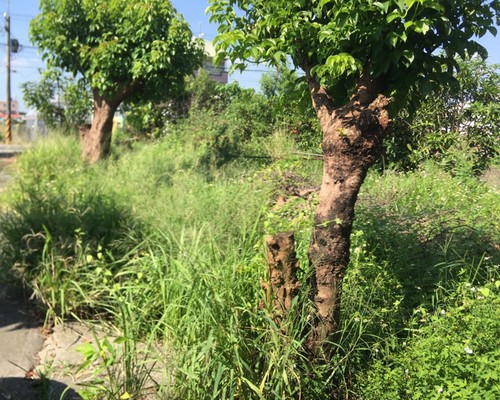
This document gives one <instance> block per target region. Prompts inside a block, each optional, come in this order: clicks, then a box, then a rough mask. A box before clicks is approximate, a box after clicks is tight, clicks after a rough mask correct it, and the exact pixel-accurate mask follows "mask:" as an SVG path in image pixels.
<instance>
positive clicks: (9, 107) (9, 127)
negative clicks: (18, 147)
mask: <svg viewBox="0 0 500 400" xmlns="http://www.w3.org/2000/svg"><path fill="white" fill-rule="evenodd" d="M5 30H6V31H7V119H6V121H5V143H6V144H10V142H11V139H12V104H11V101H10V46H11V43H10V15H9V14H8V13H6V14H5Z"/></svg>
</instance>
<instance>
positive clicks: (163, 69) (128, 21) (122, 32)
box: [30, 0, 203, 162]
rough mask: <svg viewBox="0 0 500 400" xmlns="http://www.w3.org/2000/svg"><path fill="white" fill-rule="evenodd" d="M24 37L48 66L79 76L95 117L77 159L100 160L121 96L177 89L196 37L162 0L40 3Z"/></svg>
mask: <svg viewBox="0 0 500 400" xmlns="http://www.w3.org/2000/svg"><path fill="white" fill-rule="evenodd" d="M40 9H41V13H40V14H39V15H38V16H37V17H36V18H35V19H34V20H33V21H32V23H31V27H30V36H31V39H32V41H33V42H34V43H36V44H37V45H38V46H39V47H40V48H41V49H42V51H43V54H42V56H43V58H44V59H45V60H46V61H47V63H48V65H49V68H51V67H59V68H62V69H64V70H66V71H68V72H70V73H72V74H74V75H75V76H81V77H82V79H84V80H85V82H86V84H87V85H88V86H89V87H90V88H91V90H92V96H93V104H94V114H93V120H92V126H91V127H90V129H88V130H86V131H81V132H82V135H81V136H82V137H81V140H82V156H83V158H84V159H86V160H88V161H90V162H96V161H97V160H99V159H101V158H103V157H105V156H106V155H107V154H108V153H109V150H110V146H111V129H112V125H113V115H114V113H115V111H116V110H117V108H118V106H119V105H120V103H122V102H123V101H126V100H128V101H133V100H137V101H144V100H148V99H149V100H152V99H155V100H162V99H165V98H168V97H169V96H171V95H173V94H175V93H178V92H179V91H181V90H183V88H184V81H185V76H186V75H187V74H190V73H192V72H193V71H194V70H195V69H196V68H197V67H198V66H200V65H201V61H202V57H203V48H202V42H201V40H194V39H193V36H192V33H191V31H190V29H189V26H188V24H187V23H186V22H185V20H184V19H183V18H182V16H181V15H179V14H178V13H177V12H176V11H175V9H174V8H173V6H172V4H171V3H170V1H168V0H136V1H128V0H74V1H66V0H41V1H40Z"/></svg>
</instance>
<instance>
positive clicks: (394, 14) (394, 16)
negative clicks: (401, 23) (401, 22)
mask: <svg viewBox="0 0 500 400" xmlns="http://www.w3.org/2000/svg"><path fill="white" fill-rule="evenodd" d="M398 18H399V19H401V14H400V13H399V11H393V12H391V13H390V14H389V15H388V16H387V17H386V19H385V20H386V21H387V23H389V24H390V23H391V22H392V21H394V20H396V19H398Z"/></svg>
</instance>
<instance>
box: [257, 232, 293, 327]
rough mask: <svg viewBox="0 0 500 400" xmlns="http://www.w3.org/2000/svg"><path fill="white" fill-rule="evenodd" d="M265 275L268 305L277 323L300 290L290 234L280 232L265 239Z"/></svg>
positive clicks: (289, 307)
mask: <svg viewBox="0 0 500 400" xmlns="http://www.w3.org/2000/svg"><path fill="white" fill-rule="evenodd" d="M266 254H267V267H268V271H267V275H268V280H269V282H266V283H263V285H262V286H263V288H264V289H265V290H266V297H267V302H268V304H271V305H272V308H273V315H274V318H275V320H277V322H279V321H280V320H281V319H283V318H284V317H286V315H287V314H288V312H289V311H290V310H291V308H292V302H293V299H294V298H295V297H296V296H297V294H298V293H299V290H300V282H299V280H298V279H297V271H298V269H299V261H298V260H297V255H296V253H295V241H294V235H293V233H292V232H281V233H278V234H276V235H273V236H268V237H266Z"/></svg>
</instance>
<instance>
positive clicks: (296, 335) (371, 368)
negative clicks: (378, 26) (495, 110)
mask: <svg viewBox="0 0 500 400" xmlns="http://www.w3.org/2000/svg"><path fill="white" fill-rule="evenodd" d="M230 90H232V89H230ZM248 95H249V94H248ZM236 98H237V99H240V97H238V96H236ZM263 101H264V100H263ZM228 104H229V105H227V106H224V111H223V112H220V113H218V114H216V113H211V112H210V111H209V110H208V111H206V110H205V112H202V111H197V112H193V113H192V114H191V116H190V117H188V118H187V119H185V120H184V121H181V122H178V123H176V124H174V125H171V126H170V127H169V131H168V134H167V135H166V136H165V137H164V138H162V139H161V140H158V141H156V142H155V143H149V144H148V143H140V142H137V143H135V144H133V146H132V148H131V149H125V148H122V149H117V151H116V152H115V154H114V156H113V159H112V160H109V161H108V162H107V163H102V164H97V165H94V166H88V165H85V164H84V163H82V162H81V161H79V157H78V151H79V149H78V143H77V142H76V141H75V140H73V139H72V138H69V137H63V138H58V137H52V138H51V139H49V140H47V141H44V142H41V143H39V144H38V145H37V146H36V147H34V148H33V149H32V150H30V151H29V152H27V153H26V154H23V155H22V156H21V157H19V159H18V160H17V163H16V164H15V169H16V175H15V180H14V182H13V184H12V185H11V186H10V187H9V189H8V190H7V191H4V192H2V204H3V205H4V206H3V210H2V221H1V224H0V226H1V231H2V235H3V237H2V243H1V251H2V258H1V259H2V263H3V265H2V271H3V272H2V274H3V275H4V276H5V274H6V273H7V271H8V273H9V274H10V276H12V275H14V276H15V277H17V278H18V279H20V280H21V282H22V284H23V285H26V286H28V287H29V288H30V289H31V290H33V291H34V293H35V295H36V297H37V298H38V299H39V300H40V302H41V303H42V304H43V305H44V306H45V308H46V310H47V315H48V322H49V321H53V320H59V319H72V318H76V317H78V318H82V317H90V318H92V319H100V320H102V321H106V322H107V323H111V324H113V325H114V326H115V327H116V329H117V331H119V332H121V335H120V336H119V337H118V338H117V339H113V338H111V337H110V338H108V339H104V340H101V341H99V340H96V342H95V346H97V347H91V346H90V345H89V346H86V347H85V348H82V349H81V351H82V353H83V354H84V355H85V357H86V360H87V362H86V363H85V364H84V365H83V366H82V367H84V368H96V367H97V371H99V372H100V373H104V374H105V375H107V378H106V380H105V381H104V382H103V381H101V378H102V375H99V376H97V375H96V379H95V382H94V383H93V384H91V385H87V386H86V387H85V388H83V389H81V393H82V395H84V397H85V398H88V399H98V398H99V399H102V398H107V399H116V398H120V397H122V396H124V397H122V398H127V396H131V397H132V398H141V397H145V396H146V395H154V396H155V397H156V398H159V399H164V398H169V399H170V398H172V399H210V398H212V399H225V398H238V399H243V398H245V399H250V398H254V399H274V398H275V399H278V398H280V399H281V398H304V399H309V398H315V399H330V398H360V399H373V398H384V399H400V398H406V399H417V398H434V397H435V398H440V397H442V398H452V397H453V396H455V397H459V398H460V397H461V398H467V397H469V398H495V397H497V396H498V387H499V382H498V371H497V369H498V367H497V365H496V364H497V363H496V360H497V358H498V356H499V354H498V348H499V342H498V338H497V337H496V334H495V332H496V331H497V330H498V328H499V327H498V322H497V320H498V318H497V315H498V312H499V311H500V306H499V304H500V303H499V299H500V273H499V265H500V256H499V251H498V243H499V242H500V237H499V234H498V232H500V226H499V225H500V223H499V221H498V218H496V217H495V216H498V215H499V212H500V204H499V201H498V193H497V192H495V190H494V189H493V188H491V187H489V186H486V185H485V184H482V183H480V182H478V181H476V180H475V179H474V178H468V179H464V178H463V177H453V176H450V175H449V174H447V173H446V172H443V171H442V169H440V167H439V166H437V165H436V164H434V163H433V162H427V163H424V164H422V165H421V167H420V168H418V169H417V170H416V171H414V172H407V173H401V172H399V173H398V172H395V171H390V170H387V171H385V172H384V173H382V174H381V173H380V172H377V171H372V172H371V173H370V175H369V176H368V178H367V181H366V184H365V186H364V188H363V191H362V192H361V194H360V202H359V204H358V207H357V219H356V223H355V226H354V234H353V240H352V245H351V247H352V253H353V257H352V260H351V263H350V266H349V268H348V274H347V276H346V278H345V285H344V297H343V302H342V315H343V316H344V317H343V319H342V320H343V323H342V326H341V329H340V330H339V331H338V333H337V334H336V336H335V338H334V339H335V341H334V343H332V345H333V346H335V349H336V351H335V354H334V355H333V357H332V361H331V362H329V363H327V362H326V361H325V362H323V363H322V362H321V361H320V362H316V363H311V362H310V361H309V359H308V357H307V353H305V352H304V350H303V340H304V338H303V332H304V330H306V329H307V324H308V320H307V318H306V316H307V315H308V313H309V307H310V304H309V300H308V295H307V292H306V291H305V290H304V293H302V294H301V296H300V298H298V299H297V300H296V303H294V306H293V309H292V312H291V313H290V315H289V316H288V317H287V319H286V320H284V321H281V322H280V323H279V324H277V321H276V320H275V318H274V314H273V310H271V309H269V308H268V305H267V303H266V296H265V293H264V292H263V290H262V289H261V288H260V284H259V283H260V281H262V280H266V279H267V277H266V276H265V264H266V261H265V255H264V248H263V237H264V235H266V234H273V233H275V232H279V231H286V230H294V231H295V233H296V240H297V253H298V257H299V259H300V260H301V265H302V266H303V270H302V271H301V273H300V279H301V280H302V282H304V283H305V282H306V280H307V277H308V274H309V273H310V271H308V270H307V268H306V267H305V266H307V247H308V243H309V236H310V232H311V229H312V218H313V212H314V207H315V204H316V201H317V195H316V194H315V193H314V191H312V192H310V194H309V195H308V196H303V197H298V196H296V194H297V190H294V188H296V187H299V188H304V187H307V188H310V187H312V186H314V185H315V184H317V183H318V181H319V179H320V168H321V165H320V162H319V161H318V160H315V159H312V160H311V159H302V158H298V156H297V154H296V153H295V151H296V150H295V149H296V143H295V140H296V138H294V137H291V135H290V134H289V133H288V132H284V131H282V130H279V129H277V130H275V131H260V130H258V128H255V129H256V130H255V131H252V132H250V133H248V132H246V131H245V129H242V127H244V126H245V124H244V123H240V124H239V125H238V126H234V124H233V123H232V122H230V121H233V120H231V118H232V117H231V115H235V116H234V118H235V119H236V118H238V119H240V120H241V121H245V120H244V113H242V112H241V107H242V106H243V105H244V104H245V102H242V103H241V104H242V106H238V105H237V104H235V103H230V102H229V103H228ZM257 106H258V103H256V104H253V105H252V107H257ZM232 113H236V114H232ZM238 113H239V114H238ZM254 123H257V124H258V123H259V121H254ZM256 126H257V127H258V125H256ZM226 141H227V142H226ZM224 143H229V144H231V145H230V146H229V145H228V146H226V145H221V144H224ZM249 156H251V157H249ZM96 177H99V179H96ZM277 200H279V201H277ZM12 265H13V266H14V267H13V268H11V267H12ZM158 348H159V349H161V351H157V350H154V351H153V349H158ZM119 354H125V355H126V356H125V357H123V356H119ZM145 359H146V360H147V361H148V362H147V363H145ZM106 382H108V383H106ZM155 382H156V383H155ZM474 396H476V397H474ZM488 396H489V397H488Z"/></svg>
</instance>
